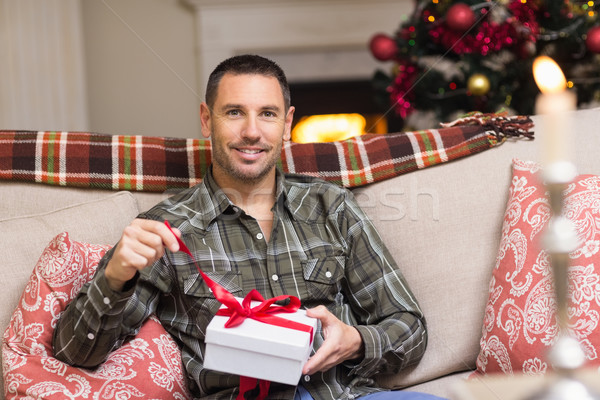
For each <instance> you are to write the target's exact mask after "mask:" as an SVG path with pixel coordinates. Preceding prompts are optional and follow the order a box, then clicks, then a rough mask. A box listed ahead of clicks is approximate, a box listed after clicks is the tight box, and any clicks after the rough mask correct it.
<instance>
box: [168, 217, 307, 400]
mask: <svg viewBox="0 0 600 400" xmlns="http://www.w3.org/2000/svg"><path fill="white" fill-rule="evenodd" d="M165 225H166V226H167V228H169V230H170V231H171V232H172V233H173V235H174V236H175V238H176V239H177V243H179V250H180V251H183V252H184V253H185V254H187V255H188V256H190V258H191V259H192V261H193V263H194V265H195V266H196V269H198V272H199V273H200V275H201V276H202V278H203V279H204V281H205V282H206V284H207V285H208V287H209V288H210V290H211V291H212V293H213V295H214V296H215V298H216V299H217V300H218V301H219V302H220V303H221V304H223V305H224V306H225V307H226V308H221V309H219V311H217V314H216V315H222V316H229V319H228V320H227V322H225V328H233V327H234V326H238V325H240V324H241V323H242V322H244V320H245V319H246V318H251V319H254V320H256V321H260V322H264V323H265V324H269V325H276V326H281V327H284V328H289V329H295V330H298V331H303V332H307V333H309V334H310V340H311V342H312V339H313V328H312V326H310V325H306V324H302V323H300V322H296V321H291V320H289V319H286V318H281V317H278V316H276V315H273V314H278V313H293V312H296V311H297V310H298V309H299V308H300V299H299V298H297V297H296V296H290V295H281V296H276V297H273V298H270V299H269V300H265V299H264V298H263V297H262V295H261V294H260V293H259V292H258V291H257V290H256V289H252V290H251V291H250V292H249V293H248V294H247V295H246V297H244V299H243V300H242V303H241V304H240V302H239V301H238V300H237V299H236V298H235V297H234V296H233V295H232V294H231V293H230V292H229V291H227V289H225V288H224V287H223V286H221V285H219V284H218V283H216V282H215V281H213V280H212V279H210V278H209V277H208V276H207V275H206V274H205V273H204V272H202V269H200V266H199V265H198V263H197V262H196V259H195V258H194V256H193V255H192V252H191V251H190V249H189V248H188V247H187V246H186V244H185V243H184V242H183V240H181V238H179V237H178V236H177V235H175V232H173V229H171V225H170V224H169V221H165ZM287 299H289V302H288V304H287V305H285V306H278V305H273V304H274V303H275V302H277V301H281V300H287ZM252 300H254V301H260V302H261V303H260V304H259V305H257V306H255V307H252V306H251V303H252ZM256 383H257V379H256V378H249V377H246V376H240V394H239V395H238V397H237V400H243V399H244V394H245V393H246V392H247V391H249V390H252V389H254V388H255V387H256ZM269 384H270V383H269V381H264V380H260V381H259V387H260V394H259V396H258V398H257V399H258V400H262V399H264V398H265V397H266V396H267V392H268V390H269Z"/></svg>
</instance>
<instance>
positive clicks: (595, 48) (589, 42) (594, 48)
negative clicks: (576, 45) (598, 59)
mask: <svg viewBox="0 0 600 400" xmlns="http://www.w3.org/2000/svg"><path fill="white" fill-rule="evenodd" d="M585 46H586V47H587V49H588V50H589V51H591V52H592V53H600V26H595V27H593V28H592V29H590V30H589V31H588V33H587V38H586V39H585Z"/></svg>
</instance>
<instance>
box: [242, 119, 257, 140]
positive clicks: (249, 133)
mask: <svg viewBox="0 0 600 400" xmlns="http://www.w3.org/2000/svg"><path fill="white" fill-rule="evenodd" d="M242 135H243V136H244V137H245V138H248V139H254V140H256V139H259V138H260V127H259V121H258V117H257V116H254V115H250V116H248V118H247V119H246V125H245V127H244V130H243V132H242Z"/></svg>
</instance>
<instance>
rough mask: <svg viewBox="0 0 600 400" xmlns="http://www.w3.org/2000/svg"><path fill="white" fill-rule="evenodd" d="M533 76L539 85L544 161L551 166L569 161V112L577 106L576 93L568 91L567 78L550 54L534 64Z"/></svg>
mask: <svg viewBox="0 0 600 400" xmlns="http://www.w3.org/2000/svg"><path fill="white" fill-rule="evenodd" d="M533 75H534V78H535V81H536V83H537V85H538V87H539V88H540V90H541V92H542V94H540V95H539V96H538V98H537V101H536V103H535V111H536V114H538V115H540V116H541V121H542V124H541V125H542V126H541V128H542V129H539V130H537V131H538V132H539V137H540V139H541V140H542V162H543V163H544V164H545V165H551V164H555V163H559V162H564V161H568V160H569V159H570V158H571V154H570V142H571V140H572V138H571V137H570V134H569V132H570V126H571V123H570V113H569V112H570V111H572V110H574V109H575V107H576V105H577V97H576V96H575V93H573V92H569V91H567V90H566V86H567V81H566V79H565V76H564V74H563V73H562V71H561V69H560V67H559V66H558V64H556V63H555V62H554V60H552V59H551V58H550V57H547V56H540V57H538V58H537V59H536V60H535V61H534V63H533Z"/></svg>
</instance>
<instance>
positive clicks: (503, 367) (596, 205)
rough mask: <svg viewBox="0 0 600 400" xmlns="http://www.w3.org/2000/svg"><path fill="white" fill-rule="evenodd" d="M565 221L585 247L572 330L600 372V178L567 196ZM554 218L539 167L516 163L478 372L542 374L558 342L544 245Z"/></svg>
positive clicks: (577, 262) (577, 266)
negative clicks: (573, 226) (553, 345)
mask: <svg viewBox="0 0 600 400" xmlns="http://www.w3.org/2000/svg"><path fill="white" fill-rule="evenodd" d="M565 194H566V199H565V216H566V217H567V218H569V219H570V220H571V221H573V222H574V224H575V227H576V230H577V235H578V238H579V239H580V243H581V246H580V247H579V248H578V249H577V250H576V251H574V252H573V253H571V254H570V259H571V267H570V270H569V273H568V275H569V286H568V290H569V300H570V302H571V305H570V308H569V318H570V321H569V328H570V330H571V333H572V334H573V335H574V336H575V337H576V338H577V339H578V340H579V341H580V343H581V345H582V346H583V350H584V352H585V355H586V358H587V360H588V365H590V366H591V365H595V366H599V365H600V360H599V358H598V350H597V349H599V348H600V329H599V327H598V321H599V319H600V318H599V317H600V275H599V273H600V252H599V250H600V229H599V228H600V177H598V176H592V175H582V176H579V177H578V178H577V179H576V181H575V182H573V183H572V184H570V185H569V187H568V189H567V190H566V191H565ZM549 218H550V208H549V205H548V201H547V199H546V194H545V189H544V187H543V185H542V184H541V183H540V167H539V165H538V164H536V163H533V162H524V161H520V160H513V179H512V185H511V188H510V195H509V200H508V206H507V209H506V213H505V216H504V223H503V226H502V240H501V243H500V249H499V252H498V257H497V260H496V267H495V269H494V272H493V276H492V279H491V282H490V286H489V293H490V294H489V299H488V302H487V307H486V310H485V318H484V324H483V335H482V338H481V342H480V345H481V350H480V353H479V356H478V358H477V372H478V373H491V372H504V373H508V374H512V373H519V372H523V373H526V374H543V373H544V372H546V371H547V370H548V368H549V365H548V362H547V361H546V357H545V356H546V354H547V352H548V350H549V348H550V346H551V345H552V343H553V342H554V341H555V340H556V334H557V323H556V319H555V310H556V302H555V299H554V285H553V282H552V273H551V269H550V265H549V262H548V257H547V254H546V252H545V251H543V250H541V244H540V243H539V241H540V238H541V236H542V235H543V231H544V228H545V226H546V224H547V222H548V220H549Z"/></svg>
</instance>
